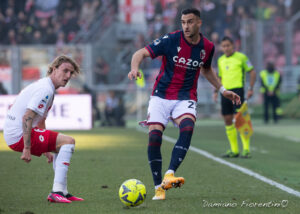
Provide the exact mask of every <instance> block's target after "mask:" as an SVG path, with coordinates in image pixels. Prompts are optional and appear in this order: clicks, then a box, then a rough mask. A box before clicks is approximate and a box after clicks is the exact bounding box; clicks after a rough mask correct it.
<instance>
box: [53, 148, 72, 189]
mask: <svg viewBox="0 0 300 214" xmlns="http://www.w3.org/2000/svg"><path fill="white" fill-rule="evenodd" d="M74 147H75V145H74V144H65V145H62V146H61V148H60V150H59V153H58V155H57V158H56V161H55V162H56V164H55V165H56V166H55V173H54V183H53V188H52V191H53V192H63V194H64V195H66V194H68V190H67V173H68V169H69V165H70V160H71V157H72V154H73V152H74Z"/></svg>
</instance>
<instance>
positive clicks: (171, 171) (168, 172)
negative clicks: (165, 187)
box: [166, 169, 175, 174]
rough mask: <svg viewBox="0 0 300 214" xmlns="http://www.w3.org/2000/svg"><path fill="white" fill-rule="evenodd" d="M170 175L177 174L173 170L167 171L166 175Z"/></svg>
mask: <svg viewBox="0 0 300 214" xmlns="http://www.w3.org/2000/svg"><path fill="white" fill-rule="evenodd" d="M170 173H173V174H174V173H175V172H174V170H172V169H168V171H166V174H170Z"/></svg>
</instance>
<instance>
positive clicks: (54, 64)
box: [47, 55, 80, 76]
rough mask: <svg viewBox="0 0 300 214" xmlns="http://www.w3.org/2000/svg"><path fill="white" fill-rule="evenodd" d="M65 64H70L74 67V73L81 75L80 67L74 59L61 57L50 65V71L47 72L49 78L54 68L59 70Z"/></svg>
mask: <svg viewBox="0 0 300 214" xmlns="http://www.w3.org/2000/svg"><path fill="white" fill-rule="evenodd" d="M65 62H67V63H70V64H71V65H72V66H73V68H74V71H75V73H76V74H80V68H79V65H78V64H77V63H76V62H75V61H74V60H73V59H71V58H70V57H68V56H65V55H61V56H58V57H56V58H55V59H54V60H53V61H52V63H51V64H50V65H49V69H48V71H47V76H49V75H50V74H51V73H52V71H53V70H54V68H58V67H59V66H60V65H61V64H63V63H65Z"/></svg>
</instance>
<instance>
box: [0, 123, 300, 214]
mask: <svg viewBox="0 0 300 214" xmlns="http://www.w3.org/2000/svg"><path fill="white" fill-rule="evenodd" d="M199 124H200V125H199V126H197V127H196V128H195V131H194V136H193V139H192V146H194V147H196V148H199V149H202V150H205V151H208V152H209V153H211V154H213V155H215V156H217V157H219V156H220V154H222V153H223V152H225V151H226V149H227V148H228V143H227V139H226V136H225V131H224V126H223V125H222V123H221V122H219V123H218V122H217V123H204V124H201V122H200V123H199ZM282 127H283V128H282V129H281V128H278V126H276V127H273V129H272V127H271V128H269V129H268V128H265V127H263V126H262V125H260V126H257V127H256V129H257V130H258V131H256V132H255V134H254V136H253V139H252V144H251V146H252V155H253V157H252V158H251V159H247V160H246V159H241V158H237V159H233V160H229V161H230V162H232V163H235V164H237V165H240V166H243V167H245V168H248V169H251V170H252V171H254V172H257V173H259V174H261V175H263V176H265V177H267V178H270V179H272V180H274V181H277V182H279V183H281V184H283V185H286V186H288V187H291V188H293V189H294V190H297V191H300V164H299V161H300V143H297V142H294V141H291V140H289V139H287V138H286V137H285V136H284V134H280V135H276V133H278V132H279V130H280V131H282V130H283V129H284V127H286V126H284V125H283V126H282ZM291 127H294V129H295V132H296V133H295V135H296V138H297V137H298V136H297V134H298V132H299V129H297V128H295V127H297V124H292V125H291ZM260 128H261V129H260ZM276 129H277V130H278V131H277V132H276V133H273V132H272V130H276ZM292 129H293V128H289V129H288V131H289V132H291V130H292ZM262 130H263V131H262ZM297 130H298V132H297ZM63 133H65V134H68V135H71V136H73V137H74V138H75V139H76V149H75V153H74V155H73V157H72V161H71V165H70V168H69V173H68V190H69V191H70V192H71V193H72V194H74V195H78V196H79V197H83V198H84V199H85V201H84V202H78V203H77V202H73V203H72V204H51V203H48V202H47V201H46V197H47V195H48V193H49V192H50V190H51V188H52V182H53V169H52V164H47V162H46V158H45V157H41V158H37V157H33V159H32V161H31V163H29V164H26V163H24V162H23V161H21V160H20V155H21V153H16V152H12V151H10V150H9V149H8V147H7V146H6V144H5V143H4V139H3V134H2V133H0V214H7V213H12V214H21V213H22V214H25V213H27V214H30V213H34V214H40V213H41V214H44V213H45V214H52V213H53V214H69V213H70V214H71V213H72V214H77V213H78V214H84V213H88V214H90V213H91V214H93V213H109V214H113V213H125V214H126V213H128V214H131V213H153V214H157V213H163V214H169V213H170V214H174V213H180V214H181V213H187V214H191V213H209V214H210V213H239V214H240V213H242V214H244V213H255V214H257V213H272V214H277V213H284V214H286V213H295V214H296V213H299V210H300V203H299V200H300V198H298V197H296V196H293V195H291V194H288V193H286V192H284V191H282V190H280V189H277V188H276V187H274V186H271V185H269V184H266V183H264V182H262V181H260V180H257V179H255V178H253V177H251V176H249V175H246V174H243V173H241V172H239V171H237V170H234V169H232V168H229V167H227V166H224V165H222V164H219V163H217V162H214V161H213V160H210V159H208V158H205V157H203V156H201V155H199V154H197V153H195V152H193V151H189V152H188V154H187V156H186V159H185V161H184V162H183V164H182V165H181V167H180V168H179V169H178V171H177V173H176V175H178V176H183V177H185V179H186V183H185V184H184V185H183V187H182V188H178V189H171V190H169V191H167V194H166V200H165V201H152V200H151V198H152V196H153V194H154V190H153V183H152V176H151V173H150V168H149V165H148V161H147V143H148V142H147V141H148V137H147V134H145V133H143V132H139V131H137V130H136V129H134V128H126V129H120V128H99V129H94V130H91V131H80V132H75V131H72V132H63ZM165 134H166V135H168V136H170V137H172V138H177V135H178V130H177V129H176V128H172V127H171V125H170V124H169V127H168V128H167V130H166V132H165ZM289 134H290V133H289ZM172 148H173V144H171V143H169V142H167V141H163V145H162V154H163V172H164V171H165V170H166V169H167V167H168V164H169V161H170V155H171V151H172ZM130 178H136V179H139V180H141V181H142V182H143V183H144V184H145V185H146V188H147V198H146V201H145V202H144V203H143V204H142V205H141V206H139V207H136V208H129V209H128V208H125V207H124V206H123V204H122V203H121V202H120V200H119V196H118V190H119V187H120V185H121V183H122V182H123V181H125V180H127V179H130ZM287 202H288V203H287ZM255 203H257V204H255ZM258 203H263V204H265V205H264V206H267V205H266V204H268V203H269V205H270V206H271V207H268V208H267V207H259V204H258ZM281 203H282V204H281ZM286 203H287V204H286ZM276 204H277V205H278V206H279V207H275V206H277V205H276ZM283 204H284V207H282V205H283ZM224 205H227V206H233V207H219V206H224ZM286 205H287V206H286ZM210 206H213V207H210ZM251 206H252V207H251Z"/></svg>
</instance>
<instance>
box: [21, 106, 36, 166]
mask: <svg viewBox="0 0 300 214" xmlns="http://www.w3.org/2000/svg"><path fill="white" fill-rule="evenodd" d="M35 116H36V113H35V112H34V111H32V110H31V109H27V110H26V112H25V114H24V116H23V119H22V127H23V140H24V149H23V153H22V156H21V159H22V160H24V161H25V162H26V163H29V162H30V161H31V152H30V149H31V129H32V122H33V118H34V117H35Z"/></svg>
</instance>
